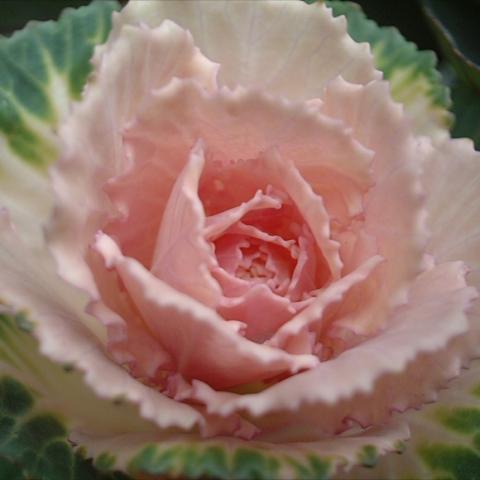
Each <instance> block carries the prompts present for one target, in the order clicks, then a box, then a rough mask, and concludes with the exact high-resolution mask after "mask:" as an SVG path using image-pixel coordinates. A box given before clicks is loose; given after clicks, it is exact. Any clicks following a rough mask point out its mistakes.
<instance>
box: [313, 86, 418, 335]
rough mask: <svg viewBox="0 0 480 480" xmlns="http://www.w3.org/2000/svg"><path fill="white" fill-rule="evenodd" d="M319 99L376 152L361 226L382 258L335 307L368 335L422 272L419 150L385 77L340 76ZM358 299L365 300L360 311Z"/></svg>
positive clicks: (351, 325) (326, 110) (348, 322)
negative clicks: (362, 82)
mask: <svg viewBox="0 0 480 480" xmlns="http://www.w3.org/2000/svg"><path fill="white" fill-rule="evenodd" d="M322 100H323V105H322V107H321V111H322V112H324V113H325V114H327V115H331V116H332V117H334V118H336V119H340V120H342V121H343V122H345V125H346V126H348V127H349V128H351V134H352V136H353V138H355V139H356V140H358V141H359V142H360V143H361V144H362V145H364V146H365V147H367V148H369V149H371V150H372V151H374V152H375V156H374V159H373V165H372V167H373V178H374V181H375V186H374V187H373V188H372V189H371V190H370V191H369V192H368V194H367V196H366V198H365V202H364V230H365V232H366V233H367V234H368V235H370V236H372V237H374V238H375V240H376V242H377V248H378V254H379V255H381V256H383V257H384V258H385V259H386V260H387V261H386V262H384V264H383V265H382V266H380V267H379V268H378V269H377V271H376V273H375V275H373V276H372V277H371V278H372V279H371V284H370V285H369V284H368V283H366V284H365V286H367V287H368V288H366V289H363V290H360V289H355V295H354V297H353V298H352V300H351V303H350V301H349V300H348V299H347V300H346V301H345V302H344V304H343V306H342V311H341V312H340V315H341V316H342V317H343V318H342V320H341V323H342V324H343V325H344V326H345V327H347V328H350V329H352V330H353V331H355V332H357V333H358V334H368V333H372V332H374V331H376V330H377V329H378V328H380V326H381V325H384V322H385V319H386V318H387V315H388V311H389V309H390V308H391V307H392V306H394V305H398V304H400V303H402V302H404V301H405V295H406V291H407V288H408V286H409V284H410V282H411V281H412V280H413V279H414V278H415V277H416V276H417V275H418V273H419V272H420V271H421V260H422V255H423V249H424V247H425V244H426V239H427V232H426V229H425V210H424V208H423V195H422V189H421V183H420V174H421V165H422V160H423V157H424V154H423V152H422V151H421V150H420V149H419V148H418V147H417V143H416V140H415V137H414V136H413V135H412V133H411V129H410V124H409V122H408V119H407V118H406V117H405V116H404V114H403V110H402V108H401V106H400V105H397V104H395V103H394V102H393V101H392V100H391V96H390V92H389V86H388V84H387V83H386V82H378V81H374V82H371V83H369V84H368V85H366V86H358V85H354V84H351V83H348V82H346V81H344V80H342V79H341V78H339V79H337V80H335V81H333V82H331V83H330V84H329V85H328V86H327V87H326V89H325V93H324V95H323V97H322ZM392 145H394V146H395V148H393V147H392ZM360 258H361V255H360ZM352 294H353V292H352ZM359 299H360V300H361V304H362V305H365V308H362V309H361V310H360V311H359V310H358V303H357V302H358V301H359Z"/></svg>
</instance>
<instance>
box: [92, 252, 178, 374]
mask: <svg viewBox="0 0 480 480" xmlns="http://www.w3.org/2000/svg"><path fill="white" fill-rule="evenodd" d="M88 263H89V266H90V268H91V269H92V273H93V275H94V278H95V281H96V283H97V285H98V291H99V298H96V299H93V300H92V301H90V302H89V304H88V306H87V312H88V313H90V314H91V315H92V316H94V317H96V318H97V319H99V320H100V321H101V322H102V323H103V325H104V326H105V327H106V331H107V348H108V351H109V352H110V354H111V355H112V357H113V359H114V360H115V361H116V362H117V363H118V364H120V365H123V366H125V367H127V368H128V371H129V372H130V373H131V374H132V375H134V376H135V377H140V378H149V377H154V376H155V374H156V372H157V370H160V369H168V368H170V365H171V359H170V357H169V355H168V353H167V352H165V350H164V349H163V348H162V346H161V345H160V344H159V342H158V341H157V340H156V339H155V338H154V337H153V336H152V335H151V333H150V332H149V331H148V329H147V327H146V325H145V323H144V322H143V320H142V318H141V316H140V314H139V312H138V310H137V309H136V308H135V305H134V304H133V303H132V301H131V299H130V298H129V296H128V294H127V292H125V289H124V288H122V286H121V281H120V279H119V278H118V275H117V274H116V272H113V271H109V270H108V269H107V268H106V267H105V263H104V261H103V259H102V258H101V256H100V255H99V254H98V252H97V251H96V250H95V246H93V248H92V249H91V251H90V252H89V255H88Z"/></svg>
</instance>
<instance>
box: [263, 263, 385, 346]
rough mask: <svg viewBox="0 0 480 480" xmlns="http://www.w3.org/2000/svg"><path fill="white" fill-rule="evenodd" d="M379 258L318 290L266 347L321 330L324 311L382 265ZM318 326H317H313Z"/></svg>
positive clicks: (280, 344) (282, 343) (278, 344)
mask: <svg viewBox="0 0 480 480" xmlns="http://www.w3.org/2000/svg"><path fill="white" fill-rule="evenodd" d="M382 261H383V259H382V257H380V256H378V255H377V256H375V257H372V258H370V259H369V260H367V261H366V262H365V263H364V264H362V265H361V266H360V267H358V268H357V269H356V270H354V271H353V272H351V273H349V274H348V275H345V276H344V277H342V278H341V279H339V280H337V281H336V282H333V283H332V284H330V285H329V286H328V287H326V288H325V289H324V290H320V292H319V293H318V295H317V297H316V298H315V299H314V300H313V302H312V303H311V304H310V305H309V306H308V307H307V308H306V309H305V310H303V311H302V312H300V313H299V314H298V315H297V316H295V317H293V318H292V319H291V320H290V321H289V322H287V323H285V325H283V326H282V327H281V328H279V330H278V331H277V332H276V333H275V335H274V336H273V337H272V338H271V339H270V340H269V341H268V342H267V344H268V345H272V346H275V347H282V346H283V345H284V344H285V343H286V342H287V341H288V340H290V339H291V338H293V337H295V336H296V335H299V334H300V333H301V332H302V331H304V330H306V329H309V328H312V327H316V329H319V328H320V329H321V327H322V326H323V325H322V323H323V322H324V320H325V311H326V309H327V308H328V307H330V306H332V305H333V304H338V303H339V302H340V301H342V300H343V299H344V298H345V295H346V294H348V291H349V290H350V289H351V288H352V287H353V286H354V285H356V284H358V283H361V282H363V281H365V279H366V278H368V276H369V275H370V274H371V273H372V272H373V271H374V270H375V269H376V268H378V265H380V264H381V263H382ZM315 324H319V325H315Z"/></svg>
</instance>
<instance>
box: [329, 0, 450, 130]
mask: <svg viewBox="0 0 480 480" xmlns="http://www.w3.org/2000/svg"><path fill="white" fill-rule="evenodd" d="M327 5H328V6H330V7H331V8H332V10H333V13H334V15H345V16H346V17H347V21H348V33H349V34H350V35H351V36H352V38H353V39H354V40H356V41H357V42H368V43H369V44H370V47H371V49H372V53H373V56H374V58H375V65H376V67H377V68H378V69H379V70H381V71H382V72H383V74H384V75H385V78H386V79H387V80H389V81H390V82H391V89H392V95H393V98H394V99H395V100H396V101H397V102H400V103H402V104H403V105H404V106H405V109H406V111H407V113H409V114H410V116H411V118H412V120H413V124H414V128H415V130H416V131H417V133H419V134H427V135H443V134H444V133H445V132H446V130H448V128H449V127H450V125H451V123H452V116H451V114H450V113H449V111H448V109H449V108H450V105H451V101H450V94H449V90H448V88H447V87H446V86H445V85H444V84H443V83H442V79H441V76H440V73H439V72H438V71H437V70H436V64H437V59H436V56H435V54H434V53H433V52H428V51H419V50H418V49H417V47H416V45H415V44H414V43H411V42H408V41H407V40H406V39H405V38H404V37H403V36H402V35H401V34H400V32H399V31H398V30H397V29H396V28H394V27H379V26H378V25H377V24H376V23H375V22H374V21H372V20H369V19H367V17H366V16H365V14H364V13H363V11H362V10H361V8H360V7H359V6H358V5H356V4H355V3H351V2H343V1H335V0H334V1H329V2H327Z"/></svg>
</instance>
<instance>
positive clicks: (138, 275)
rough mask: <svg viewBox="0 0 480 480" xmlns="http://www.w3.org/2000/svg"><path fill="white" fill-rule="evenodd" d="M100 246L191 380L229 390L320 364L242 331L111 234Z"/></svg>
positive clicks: (156, 332)
mask: <svg viewBox="0 0 480 480" xmlns="http://www.w3.org/2000/svg"><path fill="white" fill-rule="evenodd" d="M98 248H99V250H101V252H102V254H103V255H104V258H105V262H106V265H107V266H108V267H109V268H114V269H115V270H116V271H117V272H118V274H119V276H120V278H121V279H122V281H123V283H124V285H125V288H126V289H127V290H128V292H129V294H130V296H131V298H132V300H133V302H134V303H135V305H136V306H137V308H138V309H139V311H140V312H141V314H142V317H143V319H144V321H145V322H146V324H147V325H148V328H149V329H150V331H151V332H152V334H153V335H154V336H155V338H157V339H158V341H160V343H161V344H162V346H163V348H164V349H165V350H166V351H167V352H168V353H169V354H170V355H171V357H172V359H173V361H174V363H175V368H176V370H177V371H178V372H179V373H181V374H182V375H183V376H184V377H185V378H186V379H191V378H200V379H202V380H204V381H206V382H208V383H209V384H211V385H214V386H216V387H217V388H225V387H228V386H233V385H238V384H242V383H247V382H252V381H256V380H259V379H263V378H269V377H273V376H275V375H278V374H280V373H296V372H298V371H300V370H304V369H307V368H312V367H314V366H315V365H316V364H318V359H317V358H316V357H314V356H309V355H298V356H297V355H289V354H287V353H285V352H282V351H281V350H277V349H273V348H270V347H266V346H263V345H258V344H256V343H253V342H251V341H249V340H247V339H245V338H243V337H242V336H240V335H238V334H237V333H236V332H235V330H234V329H232V328H231V327H230V326H229V325H228V322H225V320H223V319H222V318H221V317H220V316H219V315H218V314H216V313H215V312H214V311H213V310H211V309H209V308H207V307H205V306H204V305H202V304H200V303H198V302H196V301H195V300H194V299H192V298H191V297H188V296H186V295H183V294H182V293H180V292H178V291H176V290H174V289H172V288H171V287H169V286H168V285H166V284H165V283H163V282H162V281H161V280H159V279H158V278H156V277H154V276H153V275H152V274H151V273H150V272H148V270H146V269H145V268H144V267H143V266H142V265H141V264H140V263H138V262H137V261H135V260H134V259H131V258H126V257H123V256H122V254H121V252H120V251H119V250H118V247H117V246H116V245H115V243H114V242H113V241H112V240H111V239H110V238H108V237H107V236H105V235H103V236H102V238H101V240H100V242H99V243H98ZM219 358H221V359H222V361H221V362H219V361H218V359H219Z"/></svg>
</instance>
